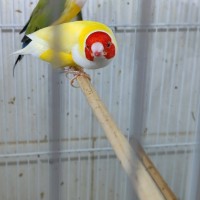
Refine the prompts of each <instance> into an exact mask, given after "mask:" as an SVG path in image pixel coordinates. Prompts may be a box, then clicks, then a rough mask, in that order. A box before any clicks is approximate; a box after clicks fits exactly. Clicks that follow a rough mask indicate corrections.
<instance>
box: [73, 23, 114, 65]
mask: <svg viewBox="0 0 200 200" xmlns="http://www.w3.org/2000/svg"><path fill="white" fill-rule="evenodd" d="M97 25H98V26H97ZM95 26H97V28H94V27H92V26H90V28H88V27H87V29H84V31H83V32H82V34H81V36H80V38H79V44H76V45H75V46H74V47H73V49H72V56H73V59H74V61H75V62H76V64H77V65H79V66H81V67H83V68H87V69H98V68H101V67H105V66H107V65H108V64H109V63H110V62H111V61H112V60H113V58H114V57H115V56H116V54H117V42H116V39H115V36H114V34H113V32H112V30H111V29H109V28H108V27H106V26H105V25H103V24H97V22H96V23H95ZM94 29H95V30H94Z"/></svg>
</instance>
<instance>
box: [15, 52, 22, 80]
mask: <svg viewBox="0 0 200 200" xmlns="http://www.w3.org/2000/svg"><path fill="white" fill-rule="evenodd" d="M23 57H24V55H19V56H18V57H17V60H16V61H15V64H14V66H13V77H14V76H15V67H16V65H17V63H18V62H19V61H20V60H21V59H22V58H23Z"/></svg>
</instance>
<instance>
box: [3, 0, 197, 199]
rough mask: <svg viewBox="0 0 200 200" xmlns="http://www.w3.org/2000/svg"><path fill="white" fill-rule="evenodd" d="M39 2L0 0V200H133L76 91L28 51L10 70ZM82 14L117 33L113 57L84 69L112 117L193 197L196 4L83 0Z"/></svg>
mask: <svg viewBox="0 0 200 200" xmlns="http://www.w3.org/2000/svg"><path fill="white" fill-rule="evenodd" d="M36 3H37V0H1V1H0V47H1V48H0V199H2V200H11V199H12V200H19V199H20V200H31V199H48V200H49V199H52V200H55V199H60V200H62V199H68V200H72V199H76V200H77V199H81V200H99V199H105V200H110V199H115V200H125V199H133V198H132V189H131V187H130V184H129V182H128V179H127V176H126V174H125V172H124V171H123V169H122V167H121V165H120V162H119V161H118V160H117V158H116V156H115V154H114V152H113V150H112V148H111V146H110V144H109V142H108V141H107V139H106V136H105V134H104V132H103V130H102V129H101V127H100V125H99V124H98V122H97V120H96V118H95V117H94V115H93V114H92V111H91V109H90V107H89V105H88V104H87V102H86V99H85V97H84V96H83V94H82V93H81V92H80V90H79V89H74V88H72V87H70V85H69V81H68V80H67V79H66V77H65V76H64V75H62V74H59V75H58V74H57V75H54V74H55V73H54V72H53V71H52V69H51V68H50V67H49V66H48V64H46V63H44V62H42V61H40V60H38V59H36V58H33V57H29V56H26V57H25V58H24V59H23V60H22V62H21V63H20V64H19V66H17V68H16V70H15V76H14V77H13V75H12V67H13V64H14V61H15V56H10V54H11V53H12V52H14V51H16V50H17V49H20V48H21V46H20V45H21V44H20V40H21V35H19V31H20V30H21V28H22V27H23V25H24V24H25V22H26V21H27V20H28V18H29V16H30V13H31V12H32V10H33V8H34V7H35V5H36ZM82 16H83V19H89V20H96V21H100V22H103V23H105V24H107V25H109V26H110V27H111V28H112V29H113V31H114V32H115V35H116V37H117V41H118V46H119V47H118V48H119V51H118V55H117V58H116V59H115V60H114V62H113V63H112V64H111V65H110V66H108V67H106V68H102V69H98V70H94V71H87V72H88V73H89V74H90V76H91V79H92V83H93V84H94V86H95V88H96V89H97V91H98V93H99V94H100V97H101V98H102V100H103V102H104V103H105V104H106V106H107V107H108V110H109V111H110V113H111V114H112V116H113V118H114V119H115V121H116V122H117V124H118V125H119V127H120V129H121V130H122V131H123V133H124V135H125V136H126V137H127V138H128V139H129V140H130V142H131V141H132V139H133V136H136V137H137V138H140V139H141V141H142V144H143V147H144V149H145V150H146V152H147V153H148V155H149V156H150V158H151V159H152V161H153V162H154V164H155V166H156V167H157V169H158V170H159V171H160V173H161V175H162V176H163V177H164V179H165V180H166V182H167V183H168V184H169V186H170V187H171V188H172V190H173V191H174V192H175V194H176V196H177V197H178V199H181V200H182V199H185V200H189V199H190V200H196V199H198V196H197V195H198V194H197V191H198V190H197V189H198V183H199V182H200V179H199V164H200V163H199V158H198V155H199V154H198V153H199V128H200V127H199V120H200V119H199V115H200V113H199V111H200V104H199V102H200V96H199V95H200V90H199V88H200V78H199V77H200V68H199V66H198V63H199V62H200V45H199V44H200V1H199V0H142V1H139V0H126V1H125V0H96V1H94V0H88V1H87V3H86V4H85V6H84V8H83V11H82Z"/></svg>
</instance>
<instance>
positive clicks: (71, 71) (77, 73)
mask: <svg viewBox="0 0 200 200" xmlns="http://www.w3.org/2000/svg"><path fill="white" fill-rule="evenodd" d="M64 73H65V75H66V77H67V78H69V79H70V84H71V86H72V87H75V88H78V87H79V86H77V85H75V84H74V82H75V80H77V78H78V77H79V76H83V77H86V78H88V79H89V80H91V78H90V76H89V74H87V73H85V72H84V71H83V70H82V69H78V70H76V69H75V68H73V67H65V68H64ZM70 74H72V75H73V78H70V77H69V75H70Z"/></svg>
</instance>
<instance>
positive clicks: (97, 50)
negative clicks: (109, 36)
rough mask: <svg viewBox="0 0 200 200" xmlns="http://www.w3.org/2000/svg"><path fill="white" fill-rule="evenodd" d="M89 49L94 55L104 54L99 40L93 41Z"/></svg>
mask: <svg viewBox="0 0 200 200" xmlns="http://www.w3.org/2000/svg"><path fill="white" fill-rule="evenodd" d="M91 49H92V54H93V56H94V57H101V56H103V55H104V47H103V45H102V44H101V43H100V42H95V43H94V44H93V45H92V47H91Z"/></svg>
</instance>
